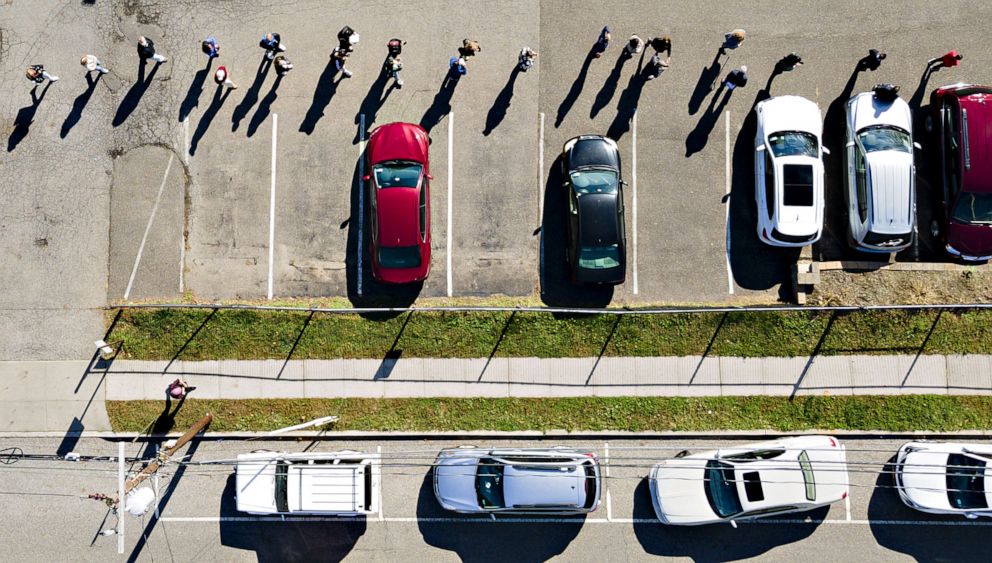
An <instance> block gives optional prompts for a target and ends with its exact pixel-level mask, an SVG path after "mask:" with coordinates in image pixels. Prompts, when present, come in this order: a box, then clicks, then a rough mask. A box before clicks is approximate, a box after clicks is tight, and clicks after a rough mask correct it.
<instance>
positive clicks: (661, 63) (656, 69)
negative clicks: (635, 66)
mask: <svg viewBox="0 0 992 563" xmlns="http://www.w3.org/2000/svg"><path fill="white" fill-rule="evenodd" d="M671 62H672V57H670V56H669V57H666V58H665V59H664V60H662V58H661V53H660V52H658V51H655V52H654V55H651V60H650V61H648V65H647V66H646V67H644V79H645V80H654V79H655V78H658V77H659V76H661V73H662V72H664V71H665V70H667V69H668V65H670V64H671Z"/></svg>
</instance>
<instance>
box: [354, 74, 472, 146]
mask: <svg viewBox="0 0 992 563" xmlns="http://www.w3.org/2000/svg"><path fill="white" fill-rule="evenodd" d="M459 80H461V79H460V78H455V77H453V76H452V74H451V73H450V72H449V73H448V74H445V75H444V81H442V82H441V88H440V89H439V90H438V91H437V94H434V99H433V100H432V101H431V106H430V107H429V108H427V111H425V112H424V116H423V117H421V118H420V126H421V127H423V128H424V129H425V130H426V131H427V134H428V135H430V133H431V130H433V129H434V128H435V127H437V125H438V123H441V120H442V119H444V116H446V115H448V114H449V113H451V97H452V96H454V95H455V88H456V87H457V86H458V81H459ZM367 123H368V122H366V124H367Z"/></svg>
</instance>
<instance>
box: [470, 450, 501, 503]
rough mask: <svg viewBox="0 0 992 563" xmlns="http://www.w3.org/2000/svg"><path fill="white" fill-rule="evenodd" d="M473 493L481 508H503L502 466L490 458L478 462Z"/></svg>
mask: <svg viewBox="0 0 992 563" xmlns="http://www.w3.org/2000/svg"><path fill="white" fill-rule="evenodd" d="M475 492H476V494H478V496H479V506H481V507H482V508H503V506H504V501H503V464H502V463H500V462H498V461H496V460H495V459H491V458H482V459H480V460H479V470H478V472H477V473H476V475H475Z"/></svg>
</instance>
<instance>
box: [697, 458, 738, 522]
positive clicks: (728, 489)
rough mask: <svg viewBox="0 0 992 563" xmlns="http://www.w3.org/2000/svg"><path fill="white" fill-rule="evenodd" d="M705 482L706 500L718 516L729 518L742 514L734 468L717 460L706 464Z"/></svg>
mask: <svg viewBox="0 0 992 563" xmlns="http://www.w3.org/2000/svg"><path fill="white" fill-rule="evenodd" d="M704 481H705V482H704V483H703V486H704V487H705V490H706V500H707V501H708V502H709V503H710V508H712V509H713V512H715V513H716V515H717V516H719V517H720V518H729V517H731V516H733V515H735V514H739V513H740V512H741V510H742V509H741V499H740V497H739V496H737V487H736V486H735V483H734V468H733V466H731V465H730V464H727V463H723V462H721V461H716V460H710V461H708V462H706V477H705V479H704Z"/></svg>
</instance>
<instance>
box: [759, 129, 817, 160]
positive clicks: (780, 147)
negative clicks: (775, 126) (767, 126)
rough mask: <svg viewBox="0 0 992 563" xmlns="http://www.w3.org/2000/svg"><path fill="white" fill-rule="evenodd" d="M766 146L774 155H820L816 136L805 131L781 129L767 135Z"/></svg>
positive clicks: (814, 156)
mask: <svg viewBox="0 0 992 563" xmlns="http://www.w3.org/2000/svg"><path fill="white" fill-rule="evenodd" d="M768 146H769V147H771V149H772V154H774V155H775V156H811V157H813V158H816V157H818V156H820V154H819V151H818V150H817V146H816V137H815V136H813V135H811V134H809V133H806V132H805V131H782V132H779V133H772V134H771V135H769V136H768Z"/></svg>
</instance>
